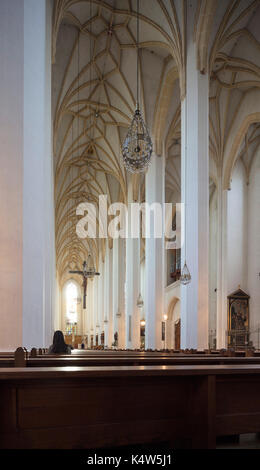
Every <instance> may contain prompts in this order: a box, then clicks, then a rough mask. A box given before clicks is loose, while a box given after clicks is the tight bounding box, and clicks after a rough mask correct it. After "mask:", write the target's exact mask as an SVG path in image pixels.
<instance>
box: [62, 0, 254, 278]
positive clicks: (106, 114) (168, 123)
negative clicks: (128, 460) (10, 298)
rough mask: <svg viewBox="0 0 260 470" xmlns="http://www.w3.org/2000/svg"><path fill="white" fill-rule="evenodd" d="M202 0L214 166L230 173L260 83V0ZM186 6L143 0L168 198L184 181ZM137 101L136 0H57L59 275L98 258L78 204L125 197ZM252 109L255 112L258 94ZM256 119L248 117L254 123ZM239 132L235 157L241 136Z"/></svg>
mask: <svg viewBox="0 0 260 470" xmlns="http://www.w3.org/2000/svg"><path fill="white" fill-rule="evenodd" d="M197 4H198V6H197V13H196V21H195V22H194V39H195V40H196V43H197V48H198V67H199V68H200V70H201V71H202V72H206V71H209V73H210V77H211V82H210V156H211V160H212V172H213V173H214V172H215V173H217V171H218V170H217V169H218V168H219V167H221V168H223V169H224V171H225V172H226V174H227V175H228V176H227V180H228V178H229V177H230V169H231V168H232V165H233V163H234V162H232V161H231V160H230V159H229V155H230V153H231V154H232V152H231V150H230V149H232V145H233V140H234V139H233V137H234V135H236V134H238V133H239V132H240V131H241V126H242V124H243V119H244V117H243V116H244V114H245V115H246V114H247V111H246V109H244V108H243V103H245V102H246V100H247V96H249V95H250V93H252V90H254V93H255V90H259V65H260V64H259V60H260V59H259V56H260V54H259V37H258V36H259V32H258V31H259V28H258V27H257V20H258V21H259V1H258V0H257V1H253V0H243V1H242V0H241V1H234V0H232V1H231V0H230V1H228V0H227V1H223V0H221V1H216V0H214V1H212V0H200V1H198V2H197ZM186 7H187V2H186V1H185V0H175V1H173V0H140V48H141V53H140V79H141V92H142V99H141V101H142V110H143V115H144V117H145V120H146V122H147V124H148V126H149V129H150V132H151V134H152V138H153V142H154V149H155V152H156V153H157V154H160V153H162V152H163V148H164V147H165V150H166V158H167V166H166V200H169V201H170V200H171V201H174V202H178V201H177V200H176V199H177V198H179V197H180V190H181V183H180V174H181V166H180V149H181V126H180V122H181V112H180V97H184V96H185V59H184V58H185V48H186V44H185V28H186V22H185V10H186ZM252 101H255V103H257V101H256V100H255V99H254V100H253V99H252ZM135 102H136V1H133V0H110V1H108V0H106V1H101V0H92V1H90V0H56V2H55V7H54V18H53V139H54V160H55V201H56V251H57V269H58V273H59V277H60V280H61V282H64V280H66V277H67V273H68V271H69V269H74V268H76V267H77V268H79V267H80V265H81V264H82V261H83V260H84V259H86V257H87V254H88V253H89V252H91V253H92V254H93V257H94V261H95V264H96V266H97V263H98V254H99V253H100V250H101V251H102V253H103V252H104V243H103V242H101V241H100V240H98V239H92V240H90V239H89V240H80V239H79V238H78V237H77V235H76V230H75V227H76V224H77V221H78V217H77V216H76V207H77V205H78V204H79V203H80V202H87V201H93V202H94V203H96V204H97V202H98V197H99V195H100V194H108V201H109V202H113V201H126V194H127V176H126V173H125V170H124V167H123V165H122V158H121V144H122V140H123V138H124V136H125V134H126V131H127V128H128V126H129V124H130V122H131V118H132V115H133V113H134V110H135ZM250 106H251V104H250ZM258 107H259V101H258ZM251 111H252V112H251V114H253V113H254V112H255V111H254V110H253V102H252V110H251ZM238 114H241V115H243V116H242V117H243V119H242V118H241V119H242V122H240V121H239V120H238V122H236V119H237V117H238ZM252 119H253V118H252ZM253 122H254V121H250V120H249V124H248V127H249V126H250V125H251V124H253ZM250 129H251V128H250ZM252 129H253V128H252ZM250 132H251V131H250ZM248 135H249V134H248ZM250 135H251V134H250ZM250 135H249V137H248V142H249V147H250V145H251V137H250ZM237 139H238V144H237V148H236V149H235V150H236V152H235V156H234V157H232V158H233V159H234V158H237V155H238V151H239V150H240V149H241V145H242V141H240V140H239V138H237ZM254 142H255V141H254ZM249 152H250V151H249Z"/></svg>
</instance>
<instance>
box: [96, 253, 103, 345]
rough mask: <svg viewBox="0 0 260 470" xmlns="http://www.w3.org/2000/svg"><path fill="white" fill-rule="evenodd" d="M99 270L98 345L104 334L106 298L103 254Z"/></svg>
mask: <svg viewBox="0 0 260 470" xmlns="http://www.w3.org/2000/svg"><path fill="white" fill-rule="evenodd" d="M98 270H99V273H100V276H99V279H98V293H97V324H96V330H97V335H98V345H100V344H101V333H102V320H103V319H102V311H103V302H104V296H103V277H104V274H103V263H102V257H101V254H100V256H99V266H98Z"/></svg>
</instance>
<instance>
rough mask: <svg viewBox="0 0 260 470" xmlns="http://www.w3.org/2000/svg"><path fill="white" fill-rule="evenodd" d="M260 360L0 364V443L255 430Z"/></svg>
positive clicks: (94, 442)
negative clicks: (0, 366)
mask: <svg viewBox="0 0 260 470" xmlns="http://www.w3.org/2000/svg"><path fill="white" fill-rule="evenodd" d="M259 397H260V366H259V365H252V366H248V365H246V366H244V365H237V366H211V367H208V366H164V367H160V366H150V367H149V366H144V367H117V368H114V367H92V368H87V367H83V368H81V367H76V368H72V369H68V368H54V367H53V368H40V369H39V368H19V369H16V368H13V369H0V415H1V420H0V446H1V448H12V449H14V448H29V449H33V448H48V449H51V448H64V449H72V448H88V449H96V448H105V447H120V446H126V445H134V444H136V445H138V444H143V443H146V444H152V443H156V444H157V445H158V444H159V443H160V442H162V443H168V445H169V447H171V448H176V447H178V444H179V443H180V441H182V442H185V443H186V444H185V445H186V446H188V447H191V448H214V447H215V443H216V436H218V435H231V434H232V435H233V434H242V433H250V432H258V431H259V430H260V399H259Z"/></svg>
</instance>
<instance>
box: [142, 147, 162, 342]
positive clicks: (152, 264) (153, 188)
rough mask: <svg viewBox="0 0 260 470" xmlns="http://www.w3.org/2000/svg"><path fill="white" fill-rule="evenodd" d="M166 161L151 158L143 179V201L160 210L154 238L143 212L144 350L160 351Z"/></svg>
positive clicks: (153, 231)
mask: <svg viewBox="0 0 260 470" xmlns="http://www.w3.org/2000/svg"><path fill="white" fill-rule="evenodd" d="M164 179H165V158H164V156H161V157H157V156H156V155H155V156H153V157H152V161H151V165H150V167H149V170H148V172H147V174H146V179H145V195H146V197H145V201H146V203H148V204H149V205H151V204H154V203H159V204H160V205H161V208H162V220H161V224H162V236H161V237H160V238H156V231H155V224H154V215H153V211H150V215H149V212H148V211H146V217H145V223H146V232H147V230H148V226H149V219H150V238H147V237H146V240H145V300H144V309H145V320H146V325H145V348H146V349H161V348H162V347H163V343H162V320H163V314H164V272H165V271H164V207H163V206H164V201H165V194H164V193H165V181H164Z"/></svg>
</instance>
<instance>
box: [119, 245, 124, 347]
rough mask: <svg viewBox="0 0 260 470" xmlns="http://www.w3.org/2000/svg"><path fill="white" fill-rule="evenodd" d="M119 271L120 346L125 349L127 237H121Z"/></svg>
mask: <svg viewBox="0 0 260 470" xmlns="http://www.w3.org/2000/svg"><path fill="white" fill-rule="evenodd" d="M118 271H119V273H120V274H119V279H118V281H119V292H118V297H119V299H118V310H119V312H120V317H119V318H118V348H119V349H124V348H125V344H126V339H125V333H126V324H125V323H126V322H125V317H126V315H125V275H126V243H125V239H123V238H120V239H119V257H118Z"/></svg>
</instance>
